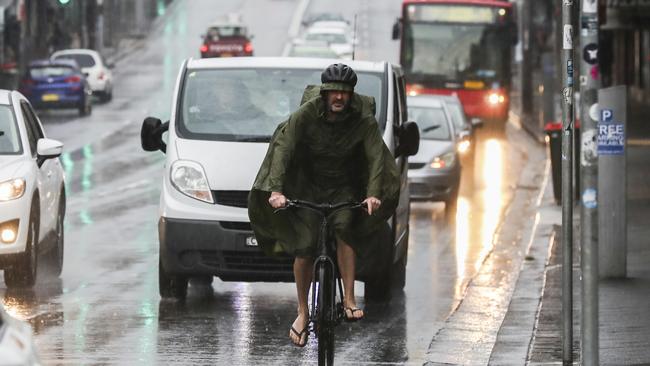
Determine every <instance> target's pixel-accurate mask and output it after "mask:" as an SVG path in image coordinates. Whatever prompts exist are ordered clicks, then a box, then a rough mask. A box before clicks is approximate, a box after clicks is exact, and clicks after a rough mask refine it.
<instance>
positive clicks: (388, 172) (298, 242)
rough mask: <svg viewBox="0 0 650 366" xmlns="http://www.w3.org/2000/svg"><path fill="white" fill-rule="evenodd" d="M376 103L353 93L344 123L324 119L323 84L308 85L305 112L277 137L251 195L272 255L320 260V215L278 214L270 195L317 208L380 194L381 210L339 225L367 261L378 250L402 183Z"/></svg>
mask: <svg viewBox="0 0 650 366" xmlns="http://www.w3.org/2000/svg"><path fill="white" fill-rule="evenodd" d="M374 113H375V103H374V98H372V97H366V96H362V95H358V94H356V93H354V94H353V95H352V98H351V101H350V106H349V108H348V110H347V111H346V112H345V116H344V118H341V119H340V120H338V121H336V122H330V121H327V120H326V119H325V106H324V102H323V100H322V98H321V97H320V93H319V89H318V87H313V86H312V87H308V88H307V89H306V91H305V95H304V96H303V103H302V105H301V106H300V108H299V109H298V110H297V111H296V112H294V113H293V114H291V115H290V116H289V119H288V120H287V121H285V122H282V123H281V124H280V125H279V126H278V128H277V129H276V131H275V132H274V134H273V137H272V139H271V142H270V144H269V149H268V151H267V153H266V157H265V158H264V161H263V163H262V166H261V167H260V170H259V172H258V174H257V178H256V179H255V183H254V184H253V188H252V190H251V193H250V196H249V209H248V214H249V218H250V220H251V225H252V228H253V231H254V232H255V236H256V238H257V241H258V243H259V245H260V246H261V248H262V249H263V250H264V251H265V252H266V253H267V254H271V255H272V254H277V253H281V252H285V253H287V254H289V255H292V256H298V257H306V256H307V257H310V256H314V255H315V253H316V248H317V240H318V234H319V230H318V229H319V224H320V218H319V217H318V215H316V214H314V213H312V212H310V211H308V210H303V209H292V210H284V211H280V212H278V213H274V210H273V208H272V207H271V206H270V204H269V202H268V199H269V197H270V192H273V191H277V192H282V193H283V194H284V195H285V196H286V197H287V198H289V199H301V200H307V201H312V202H317V203H339V202H345V201H362V200H364V199H365V198H366V197H370V196H374V197H377V198H379V199H380V200H381V202H382V204H381V207H380V209H379V210H378V211H377V212H375V213H373V215H372V216H370V215H368V214H367V213H366V212H364V211H363V210H355V211H351V210H349V211H342V212H340V213H338V214H337V215H336V216H335V217H334V219H333V220H332V222H331V223H332V227H333V230H334V231H335V233H336V235H337V236H338V237H340V238H341V239H343V240H345V241H346V242H347V243H348V244H350V246H352V248H353V249H354V250H355V252H356V253H357V255H359V256H361V257H364V256H366V255H367V254H369V253H370V252H372V251H373V244H374V245H376V243H377V240H376V235H374V234H376V233H378V232H379V231H380V230H381V229H382V228H383V227H382V225H383V226H385V225H387V223H386V220H387V219H388V218H389V217H390V216H391V215H392V214H393V212H394V210H395V208H396V206H397V202H398V199H399V189H400V178H399V173H398V171H397V167H396V165H395V159H394V157H393V156H392V154H391V153H390V151H389V150H388V148H387V147H386V145H385V144H384V141H383V139H382V137H381V134H380V131H379V125H378V124H377V121H376V119H375V116H374Z"/></svg>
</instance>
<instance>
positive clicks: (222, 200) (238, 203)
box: [212, 191, 249, 208]
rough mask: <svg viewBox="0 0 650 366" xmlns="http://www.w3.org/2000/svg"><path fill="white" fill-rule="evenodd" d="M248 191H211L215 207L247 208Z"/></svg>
mask: <svg viewBox="0 0 650 366" xmlns="http://www.w3.org/2000/svg"><path fill="white" fill-rule="evenodd" d="M248 192H249V191H212V196H213V197H214V200H215V202H216V203H217V205H222V206H231V207H241V208H248Z"/></svg>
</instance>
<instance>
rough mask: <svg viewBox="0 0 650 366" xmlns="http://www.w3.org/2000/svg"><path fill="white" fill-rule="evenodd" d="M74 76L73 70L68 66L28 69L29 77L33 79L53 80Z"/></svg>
mask: <svg viewBox="0 0 650 366" xmlns="http://www.w3.org/2000/svg"><path fill="white" fill-rule="evenodd" d="M72 74H74V69H73V68H72V67H68V66H42V67H32V68H31V69H29V75H30V76H31V77H32V78H34V79H41V78H55V77H61V76H68V75H72Z"/></svg>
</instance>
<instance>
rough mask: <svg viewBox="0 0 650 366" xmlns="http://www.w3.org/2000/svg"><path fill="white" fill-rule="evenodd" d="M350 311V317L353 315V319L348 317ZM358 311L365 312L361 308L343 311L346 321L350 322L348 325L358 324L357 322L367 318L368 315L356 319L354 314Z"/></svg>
mask: <svg viewBox="0 0 650 366" xmlns="http://www.w3.org/2000/svg"><path fill="white" fill-rule="evenodd" d="M348 311H350V315H352V317H348ZM357 311H363V310H362V309H360V308H345V309H344V310H343V313H344V314H345V315H344V318H345V321H346V322H348V323H353V322H356V321H359V320H361V319H363V318H364V317H365V316H366V314H363V316H362V317H360V318H355V317H354V313H355V312H357Z"/></svg>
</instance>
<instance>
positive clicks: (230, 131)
mask: <svg viewBox="0 0 650 366" xmlns="http://www.w3.org/2000/svg"><path fill="white" fill-rule="evenodd" d="M336 62H338V61H337V60H328V59H308V58H261V57H254V58H253V57H250V58H244V57H242V58H228V59H221V58H217V59H200V60H193V59H189V60H187V61H186V62H184V63H183V65H182V67H181V70H180V73H179V76H178V81H177V83H176V89H175V93H174V100H173V107H172V111H171V119H170V121H169V122H166V123H162V122H161V121H160V120H159V119H156V118H153V117H149V118H147V119H145V121H144V123H143V125H142V131H141V138H142V147H143V148H144V149H145V150H147V151H155V150H161V151H163V152H164V153H166V154H167V161H166V164H165V174H164V178H163V188H162V192H161V197H160V220H159V226H158V231H159V240H160V263H159V280H160V282H159V288H160V295H161V296H162V297H176V298H182V297H184V296H185V294H186V291H187V283H188V279H191V278H198V279H202V280H203V281H204V282H206V281H207V282H208V283H209V282H211V281H212V278H213V276H217V277H219V278H221V279H222V280H224V281H293V280H294V279H293V270H292V263H293V258H290V257H288V256H286V257H280V258H274V257H268V256H265V255H264V253H263V252H262V251H261V249H260V248H259V247H258V246H257V242H256V240H255V238H254V236H253V232H252V230H251V227H250V222H249V219H248V211H247V205H248V200H247V198H248V193H249V190H250V188H251V187H252V185H253V181H254V180H255V176H256V174H257V171H258V169H259V167H260V165H261V163H262V160H263V159H264V156H265V154H266V150H267V148H268V142H269V141H270V137H271V135H272V133H273V132H274V130H275V129H276V127H277V125H278V124H279V123H280V122H282V121H284V120H286V118H287V117H288V116H289V114H290V113H291V112H293V111H294V110H296V109H297V108H298V107H299V105H300V101H301V98H302V95H303V90H305V87H306V86H307V85H310V84H311V85H319V84H320V75H321V72H322V71H323V69H325V67H327V66H328V65H330V64H332V63H336ZM347 64H348V65H349V66H350V67H352V68H353V69H354V70H355V71H356V73H357V75H358V79H359V82H358V84H357V87H356V88H355V91H356V92H358V93H360V94H364V95H369V96H373V97H374V98H375V101H376V106H377V108H376V118H377V121H378V122H379V124H380V125H381V126H380V127H381V130H382V131H383V133H384V141H385V142H386V144H387V145H388V147H389V149H390V150H391V151H392V152H393V153H394V154H395V156H396V159H397V160H396V161H397V164H398V168H399V169H400V170H401V173H402V192H401V197H400V204H399V206H398V208H397V211H396V214H395V215H394V217H393V218H391V220H390V224H391V227H392V232H391V233H386V243H390V244H392V245H389V244H387V245H386V248H385V250H389V251H390V256H389V255H386V258H392V262H391V263H384V264H383V265H382V266H376V265H373V266H370V265H364V263H360V264H359V266H358V267H359V273H358V276H357V278H358V279H359V280H362V281H365V282H366V295H367V296H372V297H374V295H376V297H385V296H386V295H387V294H388V293H389V290H390V289H391V286H388V285H387V284H388V283H389V282H391V283H393V285H394V286H393V287H397V288H399V289H401V288H403V287H404V277H405V276H404V272H405V268H406V253H407V245H408V233H409V225H408V224H409V222H408V220H409V192H408V182H407V172H408V162H407V156H408V155H413V154H415V153H416V152H417V148H418V144H419V134H418V129H417V126H416V125H415V123H413V122H406V116H407V111H406V96H405V94H404V79H403V77H402V72H401V70H400V68H399V67H397V66H395V65H392V64H390V63H386V62H365V61H350V62H347ZM165 131H166V132H167V134H166V137H164V136H163V134H164V133H165ZM370 268H382V270H380V271H376V272H373V271H371V270H370ZM387 268H390V270H387Z"/></svg>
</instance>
